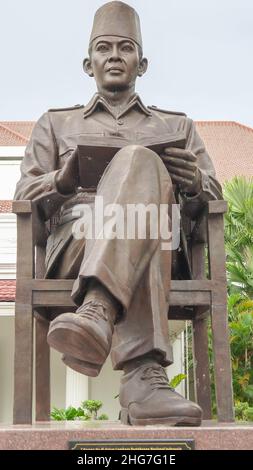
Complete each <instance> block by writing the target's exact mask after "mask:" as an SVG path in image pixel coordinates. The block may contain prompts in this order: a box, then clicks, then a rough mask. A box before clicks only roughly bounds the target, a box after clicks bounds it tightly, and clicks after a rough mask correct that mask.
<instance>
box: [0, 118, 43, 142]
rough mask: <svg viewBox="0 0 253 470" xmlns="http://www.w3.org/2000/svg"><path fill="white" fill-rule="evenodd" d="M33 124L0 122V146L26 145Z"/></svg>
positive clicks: (31, 122) (27, 122)
mask: <svg viewBox="0 0 253 470" xmlns="http://www.w3.org/2000/svg"><path fill="white" fill-rule="evenodd" d="M34 124H35V123H34V122H33V121H0V145H2V146H9V145H10V146H22V145H26V144H27V142H28V140H29V138H30V135H31V133H32V130H33V127H34Z"/></svg>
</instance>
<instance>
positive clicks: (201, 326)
mask: <svg viewBox="0 0 253 470" xmlns="http://www.w3.org/2000/svg"><path fill="white" fill-rule="evenodd" d="M193 354H194V363H195V389H196V397H197V402H198V404H199V406H201V408H202V410H203V418H204V419H211V418H212V400H211V383H210V373H209V357H208V332H207V320H206V319H197V318H196V319H194V320H193Z"/></svg>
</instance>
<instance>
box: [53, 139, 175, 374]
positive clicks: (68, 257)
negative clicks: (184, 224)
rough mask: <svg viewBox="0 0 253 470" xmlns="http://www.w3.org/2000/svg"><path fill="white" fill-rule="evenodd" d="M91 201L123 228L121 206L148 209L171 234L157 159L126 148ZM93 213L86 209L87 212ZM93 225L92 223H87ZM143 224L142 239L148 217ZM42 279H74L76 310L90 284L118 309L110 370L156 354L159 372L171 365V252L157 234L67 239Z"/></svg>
mask: <svg viewBox="0 0 253 470" xmlns="http://www.w3.org/2000/svg"><path fill="white" fill-rule="evenodd" d="M97 196H100V197H102V198H103V199H102V200H103V206H104V207H107V206H108V205H111V204H113V205H117V206H120V207H122V208H123V209H124V215H123V219H121V220H124V224H126V225H127V223H129V220H128V219H127V210H126V207H127V205H134V207H136V205H139V204H142V205H145V206H146V207H147V206H149V205H150V204H151V205H152V206H153V207H157V209H158V211H157V214H158V218H160V219H159V222H160V226H161V224H163V223H168V225H169V227H168V228H169V229H170V228H171V212H170V211H171V206H172V203H173V201H174V193H173V185H172V181H171V178H170V176H169V174H168V171H167V169H166V167H165V165H164V163H163V162H162V160H161V158H160V157H159V156H158V155H157V154H156V153H154V152H153V151H151V150H149V149H147V148H145V147H142V146H137V145H129V146H126V147H124V148H123V149H121V150H120V151H118V152H117V154H116V155H115V156H114V158H113V159H112V160H111V162H110V163H109V165H108V166H107V168H106V170H105V172H104V174H103V175H102V177H101V179H100V182H99V185H98V188H97ZM97 196H96V197H97ZM161 204H163V205H164V204H167V205H168V214H167V218H166V219H165V221H163V220H161V218H162V216H161V215H159V208H160V205H161ZM94 207H95V206H94V204H92V210H93V211H94ZM111 207H114V206H111ZM128 207H129V206H128ZM131 207H133V206H131ZM94 220H95V217H94V218H93V223H94ZM75 223H76V222H75ZM145 223H146V233H147V234H148V233H150V232H149V230H150V229H151V227H150V224H151V222H150V218H149V215H148V213H147V214H146V219H145ZM66 224H68V225H69V224H73V221H71V220H70V221H67V222H65V225H66ZM114 228H115V227H114V226H113V224H111V225H109V227H108V226H107V232H108V231H109V232H110V231H111V232H112V231H113V229H114ZM65 229H66V226H65ZM57 230H58V231H59V232H61V231H62V227H61V226H59V227H57V228H56V233H55V234H54V240H55V243H57ZM67 231H68V230H67ZM100 235H101V234H100ZM110 235H111V234H110ZM48 277H53V278H56V279H69V278H73V279H75V281H74V285H73V290H72V294H71V296H72V298H73V300H74V302H75V303H76V305H80V304H81V303H82V302H83V299H84V296H85V293H86V291H87V286H88V282H89V280H90V279H91V278H96V279H97V280H99V281H100V282H101V283H102V284H103V285H104V286H105V287H106V288H107V289H108V290H109V291H110V293H111V294H112V295H113V296H114V297H115V298H116V299H117V300H118V301H119V302H120V303H121V305H122V307H123V308H122V313H121V315H120V316H119V318H118V320H117V322H116V324H115V329H114V333H113V341H112V348H111V360H112V365H113V368H114V369H115V370H120V369H122V368H123V365H124V363H125V362H126V361H129V360H131V359H135V358H138V357H140V356H143V355H146V354H149V353H151V354H156V356H157V357H159V362H160V363H161V365H162V366H163V367H166V366H168V365H170V364H171V363H172V362H173V355H172V348H171V345H170V343H169V331H168V309H169V294H170V282H171V251H170V250H168V249H162V238H161V235H160V233H159V231H158V236H157V237H153V238H151V236H146V237H143V238H139V237H133V238H129V237H126V236H125V237H124V238H119V237H117V236H116V237H113V236H110V237H108V234H107V236H106V237H101V236H98V237H92V238H88V239H85V237H82V238H76V237H75V236H71V237H70V240H69V243H68V244H67V245H66V247H65V249H64V251H63V252H62V253H61V255H60V256H59V258H58V260H57V263H56V266H55V269H54V270H53V271H52V274H51V275H50V276H48Z"/></svg>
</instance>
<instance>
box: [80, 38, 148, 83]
mask: <svg viewBox="0 0 253 470" xmlns="http://www.w3.org/2000/svg"><path fill="white" fill-rule="evenodd" d="M85 69H86V72H87V73H88V74H89V75H90V76H94V77H95V80H96V83H97V87H98V90H103V89H105V90H110V91H117V90H124V89H128V88H130V87H132V86H133V85H134V84H135V81H136V78H137V76H138V75H139V76H140V75H142V74H143V73H144V71H145V70H143V66H142V60H141V58H140V56H139V49H138V46H137V44H136V43H135V42H134V41H131V40H130V39H127V38H122V37H118V36H100V37H99V38H97V39H95V40H94V41H93V43H92V48H91V51H90V59H89V60H87V59H86V67H85Z"/></svg>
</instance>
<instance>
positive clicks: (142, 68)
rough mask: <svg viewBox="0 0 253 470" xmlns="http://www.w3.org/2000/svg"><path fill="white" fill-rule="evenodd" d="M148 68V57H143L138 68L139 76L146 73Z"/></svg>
mask: <svg viewBox="0 0 253 470" xmlns="http://www.w3.org/2000/svg"><path fill="white" fill-rule="evenodd" d="M147 68H148V59H146V57H143V58H142V59H141V61H140V63H139V68H138V77H142V75H144V73H145V72H146V71H147Z"/></svg>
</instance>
